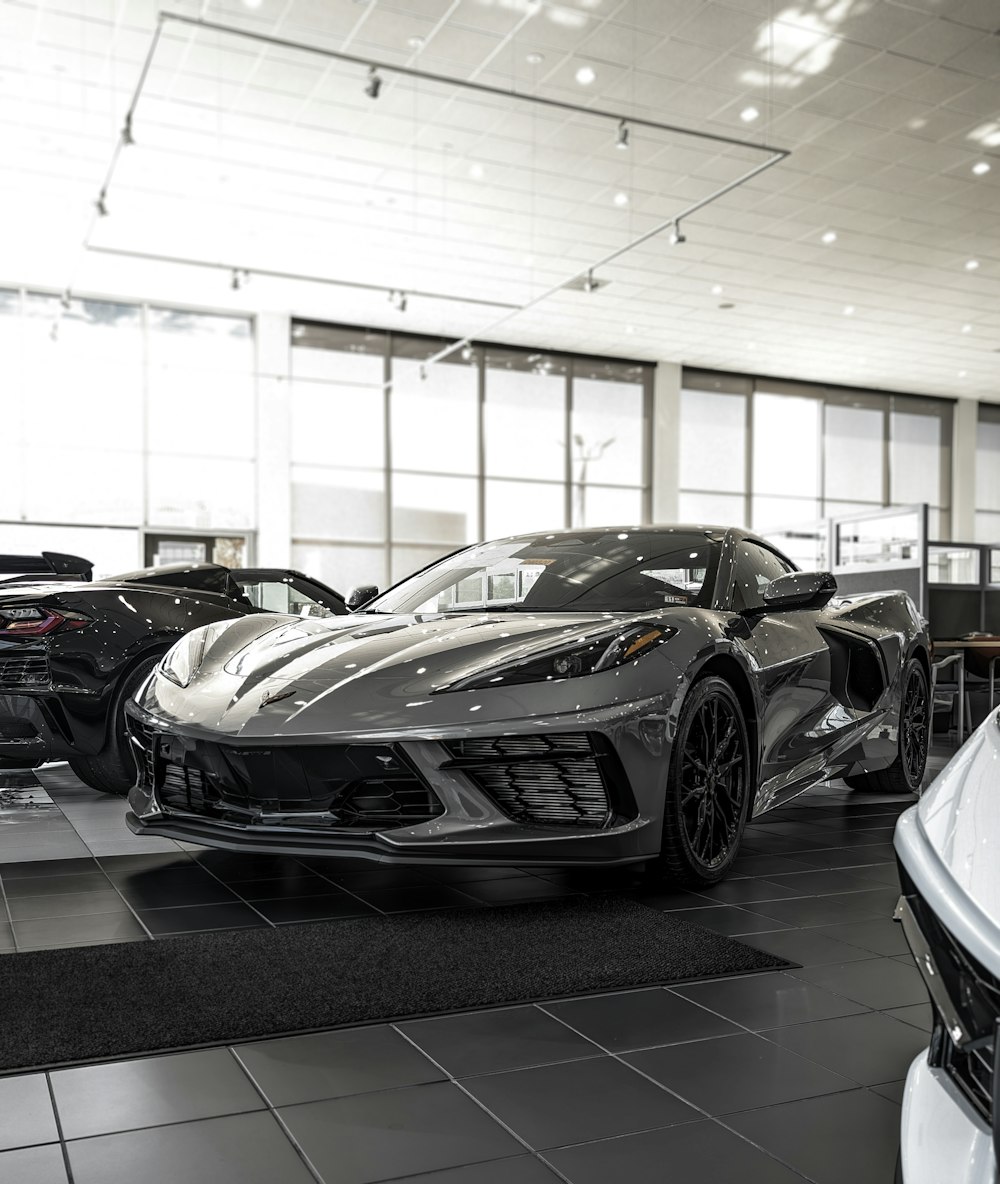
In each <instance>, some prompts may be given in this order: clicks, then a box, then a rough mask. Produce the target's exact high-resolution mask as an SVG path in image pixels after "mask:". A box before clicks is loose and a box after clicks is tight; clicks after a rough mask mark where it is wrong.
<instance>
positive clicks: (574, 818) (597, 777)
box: [446, 732, 613, 830]
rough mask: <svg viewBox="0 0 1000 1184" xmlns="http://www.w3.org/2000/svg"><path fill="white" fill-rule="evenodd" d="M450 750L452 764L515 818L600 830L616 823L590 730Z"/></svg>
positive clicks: (453, 745) (469, 743)
mask: <svg viewBox="0 0 1000 1184" xmlns="http://www.w3.org/2000/svg"><path fill="white" fill-rule="evenodd" d="M446 748H447V749H448V751H449V752H450V753H451V755H452V757H453V760H452V761H451V762H450V763H449V767H451V768H456V769H461V770H462V772H463V773H464V774H465V775H466V776H467V777H468V778H469V779H470V780H471V781H472V782H473V783H474V784H475V785H476V786H477V787H478V788H479V789H480V790H481V791H482V792H483V793H484V794H486V795H487V797H489V798H491V799H492V801H493V802H495V803H496V805H497V806H498V807H499V808H500V809H501V810H502V811H503V812H504V814H506V815H507V817H508V818H511V819H513V820H514V821H515V822H524V823H536V824H537V823H541V824H543V825H548V826H573V827H588V828H591V829H595V830H596V829H600V828H601V827H604V826H607V825H608V824H609V823H610V821H611V818H612V813H613V812H612V810H611V806H610V802H609V796H608V785H607V782H606V779H605V771H604V769H603V768H602V764H601V760H600V758H599V757H598V754H597V753H596V752H595V750H594V745H593V743H592V741H591V738H590V735H589V733H587V732H565V733H562V734H554V735H548V736H496V737H485V738H476V739H467V740H454V741H450V742H448V743H447V744H446Z"/></svg>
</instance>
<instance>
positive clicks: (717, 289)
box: [712, 284, 722, 296]
mask: <svg viewBox="0 0 1000 1184" xmlns="http://www.w3.org/2000/svg"><path fill="white" fill-rule="evenodd" d="M712 295H713V296H721V295H722V285H721V284H713V285H712Z"/></svg>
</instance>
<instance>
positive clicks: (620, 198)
mask: <svg viewBox="0 0 1000 1184" xmlns="http://www.w3.org/2000/svg"><path fill="white" fill-rule="evenodd" d="M611 200H612V201H613V202H614V203H615V205H616V206H627V205H628V194H627V193H626V192H625V191H624V190H622V189H619V190H618V192H617V193H616V194H615V195H614V197H613V198H612V199H611Z"/></svg>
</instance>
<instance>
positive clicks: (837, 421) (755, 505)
mask: <svg viewBox="0 0 1000 1184" xmlns="http://www.w3.org/2000/svg"><path fill="white" fill-rule="evenodd" d="M951 424H952V404H951V402H949V401H948V400H945V399H931V398H924V397H922V396H915V395H914V396H910V395H895V394H885V393H881V392H877V391H862V390H853V389H847V388H839V387H825V386H820V385H813V384H808V383H798V382H784V381H779V380H777V379H768V378H753V377H745V376H742V375H734V374H719V373H714V372H712V371H705V370H685V371H684V380H683V390H682V393H681V424H680V444H681V463H680V497H679V504H680V518H681V519H682V520H684V521H690V522H700V521H710V522H720V521H721V522H733V523H739V524H742V525H748V526H751V527H752V528H753V529H754V530H758V531H764V532H768V533H773V532H774V531H775V530H776V529H781V528H787V527H792V526H796V525H798V524H801V523H808V522H813V521H816V520H817V519H820V518H828V517H838V516H841V515H854V514H859V513H865V512H868V511H872V510H878V509H881V508H883V507H886V506H903V505H911V504H914V503H918V502H926V503H927V504H928V505H929V506H930V534H931V536H932V537H935V538H947V537H948V534H949V533H950V528H951V510H950V507H951ZM998 447H1000V420H998ZM998 489H1000V486H998ZM980 504H982V503H980ZM998 508H1000V496H998ZM998 519H1000V514H998Z"/></svg>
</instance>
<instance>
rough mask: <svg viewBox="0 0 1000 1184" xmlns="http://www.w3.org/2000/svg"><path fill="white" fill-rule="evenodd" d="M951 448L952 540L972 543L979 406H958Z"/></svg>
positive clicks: (962, 402)
mask: <svg viewBox="0 0 1000 1184" xmlns="http://www.w3.org/2000/svg"><path fill="white" fill-rule="evenodd" d="M953 423H954V428H953V436H952V447H951V537H952V538H953V539H956V540H957V541H959V542H972V541H973V540H974V539H975V537H976V434H977V431H978V426H979V403H978V401H977V400H976V399H958V400H956V402H955V412H954V421H953Z"/></svg>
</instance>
